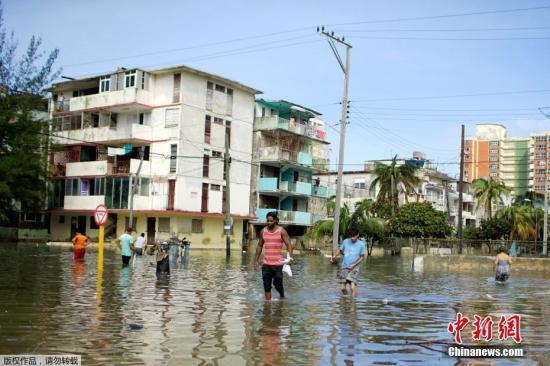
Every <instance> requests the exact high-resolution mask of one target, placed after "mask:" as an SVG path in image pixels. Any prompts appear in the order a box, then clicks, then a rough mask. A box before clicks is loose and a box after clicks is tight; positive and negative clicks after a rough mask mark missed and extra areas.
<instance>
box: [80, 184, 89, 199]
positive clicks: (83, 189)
mask: <svg viewBox="0 0 550 366" xmlns="http://www.w3.org/2000/svg"><path fill="white" fill-rule="evenodd" d="M89 193H90V181H89V180H81V181H80V195H81V196H88V195H89Z"/></svg>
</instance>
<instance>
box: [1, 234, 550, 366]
mask: <svg viewBox="0 0 550 366" xmlns="http://www.w3.org/2000/svg"><path fill="white" fill-rule="evenodd" d="M224 254H225V253H222V252H216V253H207V252H203V251H191V253H190V259H189V261H188V263H187V264H186V265H180V266H176V265H175V264H174V263H173V265H172V273H171V275H170V276H169V278H166V279H162V280H157V278H156V275H155V264H154V259H153V257H149V256H144V257H143V258H140V259H138V260H137V261H136V263H135V265H134V266H132V267H129V268H122V267H121V263H120V258H119V256H118V255H117V254H115V253H114V252H111V251H106V252H105V263H104V270H103V274H102V277H103V278H102V280H100V281H99V282H98V276H97V275H98V269H97V254H96V253H95V252H93V251H89V252H88V253H87V254H86V261H85V262H84V263H73V262H72V260H71V252H70V251H69V249H67V248H50V247H46V246H39V247H37V246H34V245H18V246H15V245H2V246H0V258H1V259H2V264H1V265H0V354H24V353H25V354H29V353H33V354H80V355H82V360H83V364H84V365H104V364H148V365H149V364H150V365H164V364H170V365H256V364H267V365H370V364H375V365H411V364H417V365H457V364H467V362H469V361H471V360H467V359H458V358H453V357H449V356H447V355H446V352H447V348H448V345H449V344H451V343H452V342H453V338H452V335H451V334H449V333H448V332H447V325H448V323H449V322H451V321H453V320H454V318H455V314H456V312H457V311H461V312H462V313H463V314H464V315H467V316H469V317H473V315H474V314H477V315H480V316H482V317H484V316H486V315H492V316H493V317H494V319H495V323H497V322H498V317H499V316H500V315H502V314H505V315H510V314H513V313H518V314H521V315H522V323H521V332H522V336H523V339H524V341H523V342H522V344H521V347H522V348H523V349H524V352H525V356H524V357H523V358H516V359H492V360H486V361H488V362H489V363H485V364H498V365H508V364H526V365H537V364H549V363H550V322H548V319H549V316H550V289H549V286H548V284H549V283H550V282H549V278H542V277H541V276H540V275H539V276H537V275H534V274H531V275H527V274H514V275H513V277H512V279H511V280H510V282H509V283H508V284H506V285H496V284H495V283H494V281H493V279H492V278H491V274H490V273H461V274H455V273H448V272H442V271H441V272H426V271H424V272H412V271H411V267H410V260H409V259H403V258H396V257H383V258H368V260H367V266H366V267H365V266H363V268H362V269H361V273H360V287H359V291H358V297H357V299H356V300H355V301H352V300H351V299H350V298H349V297H342V296H340V294H339V292H338V285H337V279H336V278H337V272H338V268H337V267H336V266H332V265H330V264H329V263H328V261H327V259H326V258H323V257H322V256H313V255H307V256H302V257H297V258H296V264H295V265H294V266H293V272H294V277H292V278H288V277H285V288H286V294H287V296H288V299H287V300H284V301H279V300H276V301H272V302H271V303H266V302H264V301H263V295H262V286H261V278H260V277H261V274H260V272H257V271H254V269H253V266H252V265H251V264H250V263H251V260H250V259H249V258H247V257H242V256H241V255H240V253H233V256H232V257H231V259H230V260H229V261H226V259H225V255H224ZM274 297H277V296H276V293H275V292H274ZM130 324H140V325H142V326H143V328H142V329H139V330H132V329H131V328H130ZM495 328H496V326H495ZM495 332H498V330H497V329H495ZM469 333H470V332H468V334H465V333H463V338H464V339H465V341H466V343H471V342H472V341H471V335H470V334H469ZM496 338H498V336H496ZM491 344H495V345H498V344H499V343H498V341H496V342H494V343H491ZM508 344H509V343H508ZM478 361H479V360H478Z"/></svg>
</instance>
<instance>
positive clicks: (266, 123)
mask: <svg viewBox="0 0 550 366" xmlns="http://www.w3.org/2000/svg"><path fill="white" fill-rule="evenodd" d="M254 128H255V129H256V130H274V129H283V130H287V131H289V132H293V133H296V134H298V135H302V136H306V137H309V138H313V139H317V140H322V141H324V140H325V139H326V135H327V134H326V132H325V131H323V130H321V129H318V128H317V127H315V126H311V125H309V124H304V123H300V122H297V121H295V120H288V119H285V118H281V117H279V116H271V117H256V118H255V120H254Z"/></svg>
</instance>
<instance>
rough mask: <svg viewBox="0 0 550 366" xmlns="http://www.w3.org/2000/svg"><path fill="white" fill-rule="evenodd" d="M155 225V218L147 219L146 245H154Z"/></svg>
mask: <svg viewBox="0 0 550 366" xmlns="http://www.w3.org/2000/svg"><path fill="white" fill-rule="evenodd" d="M156 225H157V219H156V217H148V218H147V244H154V243H155V232H156V231H155V229H156Z"/></svg>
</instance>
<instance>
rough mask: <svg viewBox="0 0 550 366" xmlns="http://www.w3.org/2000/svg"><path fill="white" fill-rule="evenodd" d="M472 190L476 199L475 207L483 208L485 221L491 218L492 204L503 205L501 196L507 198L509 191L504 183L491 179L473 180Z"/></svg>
mask: <svg viewBox="0 0 550 366" xmlns="http://www.w3.org/2000/svg"><path fill="white" fill-rule="evenodd" d="M472 187H473V188H474V197H475V198H476V201H477V204H476V207H477V208H479V207H483V209H484V211H485V219H486V220H488V219H490V218H491V217H493V203H494V202H497V203H503V200H502V196H503V195H504V196H508V194H509V190H508V188H506V185H505V184H504V182H502V181H500V180H495V179H493V178H489V180H486V179H483V178H481V179H475V180H474V181H473V182H472Z"/></svg>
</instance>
